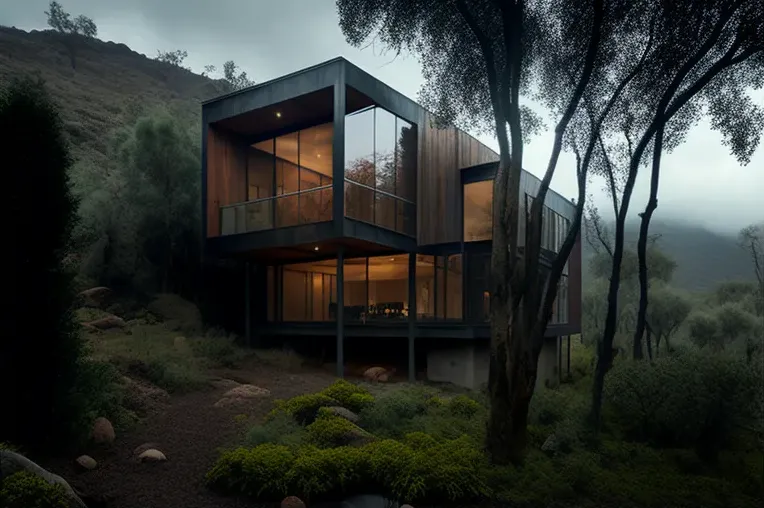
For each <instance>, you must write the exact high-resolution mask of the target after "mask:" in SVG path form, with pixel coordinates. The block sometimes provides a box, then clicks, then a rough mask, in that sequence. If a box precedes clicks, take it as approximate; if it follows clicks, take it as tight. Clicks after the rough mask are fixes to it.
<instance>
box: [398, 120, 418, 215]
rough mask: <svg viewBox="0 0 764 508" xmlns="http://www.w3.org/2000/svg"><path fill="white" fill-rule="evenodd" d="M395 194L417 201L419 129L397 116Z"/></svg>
mask: <svg viewBox="0 0 764 508" xmlns="http://www.w3.org/2000/svg"><path fill="white" fill-rule="evenodd" d="M395 133H396V138H397V143H398V146H397V149H396V152H395V161H396V162H395V189H396V192H395V194H396V195H397V196H400V197H402V198H403V199H406V200H408V201H411V202H412V203H413V202H415V201H416V171H417V130H416V125H412V124H410V123H408V122H407V121H405V120H403V119H401V118H396V120H395Z"/></svg>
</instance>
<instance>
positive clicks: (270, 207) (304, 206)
mask: <svg viewBox="0 0 764 508" xmlns="http://www.w3.org/2000/svg"><path fill="white" fill-rule="evenodd" d="M330 220H332V186H331V185H323V186H320V187H314V188H312V189H306V190H301V191H298V192H290V193H287V194H280V195H278V196H272V197H268V198H261V199H255V200H253V201H247V202H244V203H235V204H233V205H226V206H221V207H220V234H221V235H233V234H237V233H249V232H253V231H265V230H268V229H275V228H285V227H288V226H297V225H300V224H311V223H314V222H325V221H330Z"/></svg>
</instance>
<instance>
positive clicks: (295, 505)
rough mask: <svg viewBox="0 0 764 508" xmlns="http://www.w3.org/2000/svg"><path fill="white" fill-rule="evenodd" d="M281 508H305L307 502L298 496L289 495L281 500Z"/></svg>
mask: <svg viewBox="0 0 764 508" xmlns="http://www.w3.org/2000/svg"><path fill="white" fill-rule="evenodd" d="M281 508H305V503H303V502H302V499H300V498H299V497H297V496H289V497H285V498H284V500H283V501H281Z"/></svg>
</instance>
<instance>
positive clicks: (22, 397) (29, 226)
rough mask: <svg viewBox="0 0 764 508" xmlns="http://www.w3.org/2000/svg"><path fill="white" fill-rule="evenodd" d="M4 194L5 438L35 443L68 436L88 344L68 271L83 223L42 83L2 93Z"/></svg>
mask: <svg viewBox="0 0 764 508" xmlns="http://www.w3.org/2000/svg"><path fill="white" fill-rule="evenodd" d="M0 148H1V149H2V153H3V163H4V167H5V168H6V171H5V175H4V176H5V178H6V179H7V181H6V188H5V196H4V198H3V199H2V200H0V203H1V204H0V206H2V212H3V217H7V218H8V224H7V225H8V230H6V235H7V236H8V238H7V239H6V240H7V242H6V245H7V249H6V252H7V253H10V259H9V260H8V261H7V262H6V267H7V271H8V272H9V276H10V279H11V282H10V287H9V288H8V291H9V293H10V294H12V295H13V297H12V298H10V299H9V300H8V301H7V302H6V303H5V304H3V305H2V306H0V309H1V310H0V312H2V318H1V319H2V323H3V336H2V339H0V400H2V401H3V402H2V404H3V413H4V415H7V416H6V417H3V418H0V440H2V441H6V440H8V441H11V442H16V443H18V444H22V445H24V446H26V447H28V448H31V449H39V448H42V447H48V446H56V447H60V446H61V445H62V444H65V443H67V442H68V439H67V438H69V437H71V435H69V433H68V430H69V429H68V428H67V427H66V426H67V424H69V423H70V422H72V421H74V420H77V417H78V416H79V415H77V414H76V407H75V404H74V402H73V400H74V399H73V397H74V393H73V392H75V391H76V390H75V386H76V383H77V375H78V368H79V361H80V359H81V357H82V348H83V343H82V341H81V339H80V336H79V331H78V330H77V328H76V325H75V323H74V320H73V318H72V314H71V306H72V303H73V301H74V293H73V289H72V285H71V275H70V274H69V273H67V271H66V270H65V269H64V267H63V265H62V262H63V260H64V257H65V256H66V254H67V250H68V245H69V238H70V233H71V230H72V226H73V224H74V222H75V220H76V201H75V199H74V198H73V196H72V194H71V192H70V190H69V179H68V176H67V172H68V169H69V166H70V164H71V158H70V156H69V151H68V148H67V145H66V142H65V141H64V136H63V131H62V123H61V119H60V116H59V113H58V110H57V108H56V106H55V105H54V103H53V102H52V100H51V99H50V97H49V96H48V94H47V92H46V91H45V89H44V86H43V84H42V83H41V82H37V81H31V80H21V81H15V82H13V83H11V84H10V86H8V87H7V88H5V89H3V90H2V91H0Z"/></svg>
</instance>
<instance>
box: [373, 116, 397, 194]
mask: <svg viewBox="0 0 764 508" xmlns="http://www.w3.org/2000/svg"><path fill="white" fill-rule="evenodd" d="M395 135H396V132H395V115H393V114H392V113H390V112H389V111H386V110H384V109H382V108H374V170H375V181H376V187H377V189H379V190H382V191H385V192H389V193H390V194H396V189H395V149H396V139H395Z"/></svg>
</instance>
